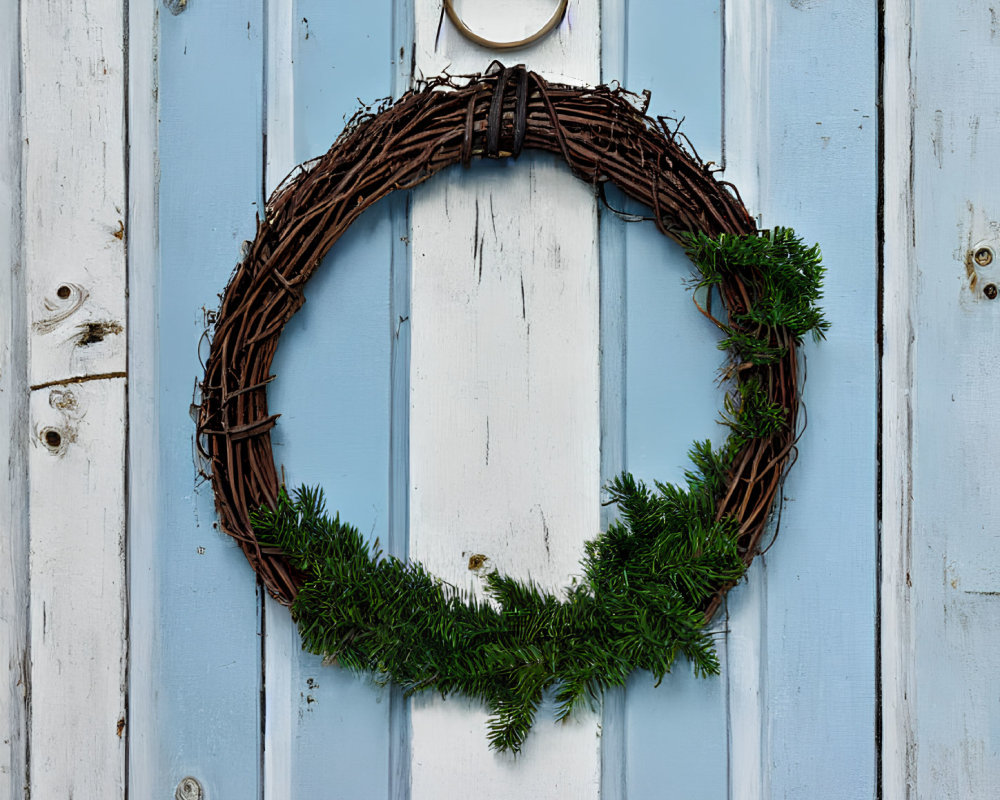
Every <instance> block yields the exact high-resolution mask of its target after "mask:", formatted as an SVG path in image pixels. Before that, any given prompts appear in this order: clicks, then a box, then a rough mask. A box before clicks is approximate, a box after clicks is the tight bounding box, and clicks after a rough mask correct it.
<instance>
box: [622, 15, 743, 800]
mask: <svg viewBox="0 0 1000 800" xmlns="http://www.w3.org/2000/svg"><path fill="white" fill-rule="evenodd" d="M626 13H627V21H626V31H627V43H626V49H625V52H626V56H625V59H624V69H625V74H624V76H623V84H624V85H625V86H626V88H628V89H629V90H631V91H636V92H638V91H642V90H643V89H649V90H651V92H652V102H651V105H650V109H649V113H650V114H651V115H652V116H657V115H663V116H669V117H674V118H675V119H676V120H678V121H679V120H680V119H681V118H683V119H684V122H683V124H682V125H681V130H682V131H683V132H685V133H686V134H687V135H688V136H689V137H690V139H691V140H692V142H693V143H694V146H695V147H696V148H697V150H698V153H699V155H700V156H701V157H702V158H705V159H712V160H716V161H718V160H720V155H719V154H720V153H721V142H722V130H721V120H722V110H721V103H722V24H721V20H720V8H719V4H718V3H705V2H703V1H702V0H688V1H687V2H680V3H670V4H667V5H664V4H659V3H655V2H653V0H639V2H630V3H628V4H627V11H626ZM607 77H609V78H610V77H613V76H610V75H609V76H607ZM636 210H637V211H638V209H636ZM644 213H646V214H648V213H649V211H648V209H647V210H644ZM608 216H609V215H605V217H606V218H607V217H608ZM618 224H623V223H618ZM624 224H625V231H624V236H625V253H626V268H625V269H626V281H625V294H626V305H627V321H626V334H625V335H626V353H627V357H626V379H625V392H626V398H627V400H626V418H625V428H626V432H625V460H626V466H627V468H628V469H629V470H630V471H631V472H633V473H634V474H635V475H636V476H637V477H639V478H641V479H643V480H646V481H647V482H649V481H652V480H663V481H670V482H683V478H684V470H685V469H687V468H688V466H689V464H690V462H689V460H688V457H687V452H688V449H689V448H690V446H691V444H692V442H693V441H694V440H696V439H699V440H700V439H711V440H713V441H715V442H721V441H722V440H723V439H724V438H725V430H724V429H723V428H721V427H720V426H719V424H718V422H717V421H718V418H719V411H720V409H721V406H722V392H721V391H720V389H719V386H718V384H717V370H718V368H719V366H721V364H722V361H723V354H722V353H720V351H719V350H718V349H717V343H718V341H719V336H718V331H717V330H716V329H715V328H714V326H712V325H711V323H709V322H708V321H707V320H706V319H705V318H704V317H703V316H702V315H701V314H699V313H698V312H697V310H696V309H695V307H694V304H693V302H692V296H691V292H690V291H689V289H688V287H687V286H686V282H687V280H688V279H689V278H690V277H691V265H690V262H689V261H688V259H687V257H686V256H685V255H684V253H683V251H682V249H681V248H680V247H679V246H678V245H676V244H675V243H674V242H671V241H670V240H668V239H666V238H665V237H664V236H663V235H662V234H661V233H659V232H658V231H657V230H656V228H655V227H654V225H653V224H652V223H651V222H647V223H641V224H629V223H624ZM724 654H725V651H724V648H720V657H722V658H723V659H724ZM725 688H726V685H725V681H724V678H723V677H715V678H709V679H707V680H705V679H700V678H696V677H695V676H694V674H693V672H692V670H691V668H690V666H689V665H688V664H686V663H679V664H678V665H677V667H676V669H675V670H674V672H673V674H671V675H669V676H667V678H666V679H665V680H664V681H663V683H662V684H661V685H660V686H659V687H656V688H654V681H653V679H652V677H651V676H650V675H649V674H648V673H641V672H640V673H636V674H634V675H633V676H632V678H631V679H630V681H629V683H628V686H627V687H626V694H625V739H626V742H627V749H626V755H625V779H626V786H627V794H626V796H628V797H655V796H672V797H691V798H695V797H706V798H709V797H711V798H716V797H724V796H725V795H726V791H727V760H728V752H727V734H726V724H727V719H726V716H727V714H726V712H727V707H726V703H727V696H726V691H725ZM667 787H669V789H668V790H667ZM665 791H666V795H664V792H665Z"/></svg>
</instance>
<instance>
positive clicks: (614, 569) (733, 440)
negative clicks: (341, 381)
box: [251, 230, 827, 752]
mask: <svg viewBox="0 0 1000 800" xmlns="http://www.w3.org/2000/svg"><path fill="white" fill-rule="evenodd" d="M688 252H689V254H690V255H691V257H692V260H693V261H694V263H695V265H696V266H698V267H699V268H700V269H701V281H699V284H698V285H708V284H710V283H712V282H714V281H715V279H716V276H717V275H719V274H720V273H722V272H724V271H726V270H731V269H734V268H738V269H741V270H746V269H748V268H752V269H753V270H754V272H755V273H756V274H759V275H760V276H761V279H760V281H759V282H758V284H757V286H758V291H759V294H758V296H757V297H756V298H755V299H754V303H753V305H752V306H751V307H750V308H748V309H747V310H746V312H744V313H743V314H741V315H740V316H741V318H742V319H743V320H744V321H745V320H752V321H753V324H754V325H755V326H756V328H757V330H758V334H757V337H758V340H759V341H760V342H762V343H764V344H763V345H761V347H760V348H758V349H754V348H753V347H751V348H749V349H748V348H746V347H744V346H743V343H742V342H741V343H737V342H732V343H730V345H729V346H730V348H731V349H732V350H734V351H736V352H737V353H738V357H739V358H750V359H751V360H752V359H753V358H754V357H755V356H757V357H759V356H760V354H761V352H762V351H763V348H764V347H765V346H766V347H770V345H769V342H770V341H771V336H770V332H771V331H773V329H774V328H777V327H784V328H785V329H787V330H789V331H790V332H791V334H792V336H793V337H794V338H795V340H796V341H798V340H799V339H801V337H802V336H803V335H805V334H806V333H810V332H811V333H813V334H815V335H818V336H822V334H823V331H824V330H826V328H827V323H826V321H825V319H824V318H823V316H822V313H821V312H820V310H819V308H818V307H817V305H816V302H817V301H818V299H819V297H820V289H819V282H820V279H821V276H822V267H821V266H820V263H819V252H818V250H817V249H816V248H811V249H806V248H804V247H803V246H802V243H801V241H800V240H798V239H796V238H795V237H794V235H793V234H792V232H791V231H789V230H783V231H777V232H772V233H768V234H765V235H763V236H758V235H749V236H739V237H737V236H725V235H724V236H721V237H718V238H716V239H710V238H708V237H705V236H692V237H690V240H689V245H688ZM744 324H745V323H744ZM723 422H724V423H725V424H726V425H727V426H728V427H729V428H730V434H729V437H728V439H727V440H726V442H725V444H724V445H723V446H722V447H721V448H720V449H718V450H715V449H713V448H712V446H711V444H710V443H709V442H707V441H706V442H696V443H695V444H694V446H693V447H692V449H691V453H690V455H691V462H692V466H691V468H690V469H689V470H688V471H687V473H686V478H687V485H686V486H684V487H681V486H676V485H673V484H663V483H656V485H655V488H653V489H651V488H649V487H647V486H646V485H645V484H644V483H642V482H641V481H636V479H635V478H634V477H633V476H632V475H631V474H629V473H627V472H626V473H623V474H622V475H620V476H618V477H617V478H615V479H614V480H613V481H611V483H610V485H609V486H608V491H609V494H610V496H611V499H612V501H613V502H615V503H617V505H618V508H619V510H620V519H619V521H615V522H612V523H611V525H610V526H609V527H608V530H607V531H606V532H604V533H602V534H600V535H599V536H597V537H596V538H595V539H593V540H592V541H590V542H588V543H587V545H586V549H585V557H584V559H583V561H582V563H581V569H582V579H581V580H579V581H577V582H576V583H574V584H573V585H572V586H570V587H567V588H566V589H565V590H564V592H563V593H562V596H561V597H556V596H555V595H553V594H551V593H548V592H544V591H542V590H540V589H539V588H538V587H537V586H534V585H533V584H531V583H526V582H523V581H519V580H516V579H514V578H511V577H508V576H505V575H501V574H499V573H497V572H492V573H490V574H488V575H487V576H486V593H487V595H488V597H489V599H490V600H492V603H491V602H484V601H482V600H478V599H476V598H474V597H469V596H467V595H466V594H464V593H462V592H460V591H458V590H456V589H454V588H453V587H450V586H448V585H447V584H445V583H443V582H442V581H440V580H438V579H436V578H435V577H434V576H433V575H431V574H429V573H428V572H427V571H426V570H425V569H424V568H423V566H421V565H420V564H419V563H405V562H402V561H400V560H399V559H397V558H394V557H392V556H386V555H385V554H384V553H382V551H381V550H380V549H379V547H378V543H377V542H376V543H375V545H373V546H369V545H368V543H367V542H366V541H365V539H364V537H362V535H361V534H360V532H359V531H358V529H357V528H355V527H353V526H351V525H349V524H346V523H343V522H341V520H340V517H339V515H334V516H332V517H331V516H330V515H329V514H328V513H327V512H326V509H325V502H324V498H323V493H322V490H320V489H318V488H308V487H302V488H300V489H298V490H297V491H295V492H294V493H293V494H292V495H289V494H288V492H287V491H286V490H285V488H284V487H282V489H281V491H280V494H279V497H278V502H277V503H276V504H275V506H274V507H273V508H269V507H267V506H262V507H261V508H260V509H259V510H258V511H257V512H256V513H255V514H253V515H252V517H251V520H252V523H253V526H254V531H255V533H256V535H257V538H258V540H259V541H260V543H261V544H263V545H266V546H270V547H275V548H277V549H279V550H280V551H281V552H282V553H283V554H284V555H285V557H286V558H287V559H288V562H289V564H290V566H291V567H292V568H293V569H294V570H296V571H297V572H299V573H301V575H302V576H303V584H302V587H301V588H300V590H299V592H298V595H297V596H296V598H295V601H294V602H293V603H292V614H293V615H294V617H295V619H296V620H297V622H298V625H299V630H300V631H301V634H302V643H303V647H304V648H305V649H307V650H309V651H310V652H313V653H316V654H319V655H323V656H325V657H327V658H328V659H332V660H335V661H336V662H337V663H338V664H340V665H341V666H344V667H347V668H349V669H352V670H354V671H357V672H373V673H374V674H375V675H377V676H379V677H380V678H381V680H384V681H390V680H391V681H393V682H395V683H397V684H398V685H400V686H401V687H403V688H404V690H405V691H406V692H407V694H413V693H416V692H422V691H437V692H440V693H441V694H442V695H448V694H451V693H456V694H462V695H466V696H468V697H472V698H476V699H478V700H480V701H482V702H483V703H485V704H486V706H487V707H488V708H489V710H490V713H491V715H492V716H491V719H490V721H489V726H488V738H489V742H490V745H491V746H492V747H493V748H495V749H498V750H511V751H513V752H517V751H519V750H520V749H521V746H522V745H523V743H524V740H525V738H526V737H527V735H528V732H529V730H530V729H531V726H532V723H533V722H534V719H535V714H536V711H537V709H538V706H539V704H540V702H541V699H542V695H543V693H544V692H545V691H546V690H548V689H550V688H554V689H555V691H556V702H557V718H558V719H564V718H565V717H567V716H568V715H569V714H570V713H571V712H572V711H573V709H575V708H577V707H578V706H579V705H581V704H587V703H589V702H591V701H593V700H594V699H596V698H598V697H599V696H600V694H601V692H603V691H604V690H605V689H607V688H608V687H611V686H622V685H623V684H624V683H625V680H626V679H627V678H628V676H629V674H631V672H632V671H634V670H637V669H643V670H648V671H649V672H651V673H652V674H653V676H654V677H656V678H657V680H660V679H662V678H663V676H664V675H665V674H666V673H668V672H669V671H670V670H671V668H672V667H673V665H674V663H675V661H676V659H677V658H678V656H682V655H683V656H684V657H685V658H686V659H688V660H689V661H690V662H691V663H692V664H693V666H694V670H695V672H696V673H697V674H700V675H712V674H715V673H717V672H718V671H719V661H718V657H717V656H716V653H715V649H714V647H713V644H712V640H711V638H710V636H709V634H708V633H706V631H705V629H704V623H705V608H706V606H707V605H708V603H709V601H710V599H711V598H712V597H713V596H714V595H715V594H716V593H718V592H719V591H720V589H723V588H724V587H727V586H731V585H732V584H734V583H736V582H737V581H739V579H740V578H741V577H742V576H743V573H744V571H745V569H746V564H745V563H744V560H743V559H742V558H741V554H740V552H739V544H738V528H739V524H738V520H736V519H735V518H734V517H732V516H730V515H723V516H721V517H720V516H719V514H718V501H719V499H720V497H721V496H722V494H723V493H724V492H725V490H726V488H727V478H728V476H729V474H730V472H731V471H732V469H733V466H734V462H735V460H736V458H737V456H738V455H739V454H740V452H741V451H743V450H744V449H745V447H746V445H747V444H748V443H750V442H751V441H752V440H754V439H767V438H770V437H772V436H774V435H775V434H776V433H778V432H780V431H781V430H782V429H783V428H784V427H786V426H787V425H788V424H789V421H788V419H787V410H786V409H782V408H781V407H779V406H778V405H777V404H776V403H774V402H772V401H771V400H769V399H768V396H767V393H766V392H765V391H764V389H763V388H762V387H761V385H760V381H759V379H758V378H757V377H756V376H755V377H751V378H750V379H748V380H744V381H742V382H740V383H739V384H738V386H737V388H736V390H735V391H734V392H733V393H731V394H728V395H727V396H726V411H725V413H724V415H723Z"/></svg>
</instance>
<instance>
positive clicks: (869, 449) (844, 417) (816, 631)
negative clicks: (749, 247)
mask: <svg viewBox="0 0 1000 800" xmlns="http://www.w3.org/2000/svg"><path fill="white" fill-rule="evenodd" d="M770 22H771V31H770V35H771V38H770V42H769V50H768V54H767V59H768V63H767V73H768V75H769V76H770V83H769V85H768V86H767V87H762V91H763V92H766V96H767V97H768V98H769V104H768V111H767V122H766V124H765V129H766V131H767V132H768V133H767V136H766V137H765V138H762V140H761V141H762V142H764V143H765V144H764V145H762V146H763V147H764V148H766V152H762V153H761V159H762V163H764V165H765V166H764V168H762V169H761V170H760V174H761V175H762V181H763V183H762V186H761V194H760V196H761V198H762V200H761V205H762V207H761V208H760V209H757V210H758V211H760V212H761V213H762V215H763V218H764V225H774V224H783V225H791V226H793V227H795V229H796V230H797V232H798V233H799V234H801V235H803V236H804V237H805V238H806V239H808V240H809V241H818V242H820V244H821V246H822V248H823V256H824V261H825V263H826V265H827V269H828V273H827V279H826V284H825V299H824V302H823V306H824V308H825V310H826V313H827V315H828V317H829V319H830V321H831V322H832V328H831V330H830V333H829V336H828V340H827V341H826V342H825V343H823V344H821V345H818V346H813V345H809V346H807V347H806V348H805V356H806V358H807V359H808V381H807V384H806V388H805V394H804V396H803V401H804V404H805V406H806V408H807V410H808V428H807V430H806V432H805V434H804V436H803V437H802V439H801V441H800V443H799V451H800V456H799V459H798V463H797V464H796V465H795V467H794V469H793V470H792V472H791V475H790V477H789V479H788V481H787V483H786V485H785V487H784V495H785V497H786V501H785V509H784V515H783V517H782V521H781V531H780V534H779V537H778V540H777V542H776V544H775V545H774V547H773V548H772V549H771V551H770V552H769V553H768V554H767V555H766V556H765V559H766V565H767V584H766V605H767V616H766V653H767V665H766V667H767V674H766V676H765V683H766V687H765V696H766V698H767V706H766V712H767V714H768V717H767V719H766V720H765V725H766V729H765V739H766V742H767V745H766V746H767V750H766V752H765V754H764V758H765V765H766V769H767V770H768V772H769V774H768V778H767V780H768V784H769V786H770V796H771V797H775V798H786V797H787V798H800V797H810V798H816V800H819V799H820V798H830V800H833V799H834V798H844V797H859V798H860V797H872V796H873V795H874V793H875V758H876V750H875V679H874V675H875V662H874V656H875V642H876V639H875V617H876V606H875V581H876V572H875V564H876V561H875V556H876V532H877V520H876V511H875V503H876V463H875V452H876V438H875V437H876V427H875V425H876V419H877V410H876V370H877V350H876V339H875V310H876V303H877V300H878V297H877V283H876V269H875V265H876V247H877V243H876V169H877V158H876V152H877V135H876V134H877V128H876V115H877V110H876V107H875V103H876V92H877V87H878V75H877V63H876V48H875V38H876V25H877V19H876V8H875V6H874V4H872V3H869V2H863V0H846V2H841V3H836V4H830V3H790V4H784V3H782V4H775V5H774V7H773V13H772V17H771V19H770ZM768 784H766V785H768Z"/></svg>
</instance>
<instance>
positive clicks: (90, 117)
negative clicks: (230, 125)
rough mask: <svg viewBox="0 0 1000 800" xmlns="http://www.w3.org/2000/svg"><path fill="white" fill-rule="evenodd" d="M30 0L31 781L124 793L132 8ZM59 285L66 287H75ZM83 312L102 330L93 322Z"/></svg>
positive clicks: (26, 80)
mask: <svg viewBox="0 0 1000 800" xmlns="http://www.w3.org/2000/svg"><path fill="white" fill-rule="evenodd" d="M21 11H22V14H23V17H22V26H23V27H22V37H23V38H22V45H23V50H22V56H23V63H24V69H23V75H22V78H23V91H24V122H23V125H24V127H23V135H24V142H25V145H24V169H23V175H24V187H23V190H24V208H25V209H26V213H25V214H24V217H23V224H24V228H23V231H24V234H23V235H24V267H25V272H26V277H27V311H28V321H29V325H30V328H29V336H28V348H29V363H28V379H29V383H30V384H31V387H32V396H31V401H30V430H28V431H26V432H24V433H25V434H26V435H29V436H30V437H31V449H30V455H29V459H28V469H29V481H30V489H29V509H30V519H31V523H30V524H31V534H30V535H31V544H30V572H31V592H30V614H29V625H30V636H29V639H30V648H31V719H30V741H29V745H30V753H31V759H32V763H31V768H30V776H31V782H30V791H31V795H32V796H33V797H39V798H41V797H53V798H55V797H69V796H74V795H75V796H76V797H98V796H102V797H116V796H118V797H120V796H122V794H123V792H124V773H125V741H126V740H125V737H124V735H123V730H122V726H123V725H124V716H125V691H124V690H125V674H126V664H125V657H126V646H125V596H126V591H125V581H124V577H125V561H124V555H125V535H124V534H125V529H124V509H125V503H124V488H125V474H124V464H125V380H124V370H125V298H126V290H125V244H124V234H125V231H124V220H125V139H124V137H125V120H124V101H125V94H124V89H125V70H124V63H123V59H124V41H125V35H124V27H123V26H124V9H123V7H122V4H121V3H120V2H114V0H88V1H87V2H84V1H83V0H68V1H67V2H63V3H59V4H56V5H49V4H39V3H23V4H21ZM27 209H30V211H27ZM60 287H68V288H69V291H68V296H67V297H60V291H59V290H60ZM62 293H63V294H67V292H66V290H65V289H64V290H63V292H62ZM88 324H96V325H99V326H100V328H101V330H99V331H93V332H91V333H90V335H87V334H88V331H87V328H86V327H85V326H87V325H88ZM104 376H114V377H104ZM79 379H84V382H74V381H78V380H79ZM47 433H49V434H52V435H51V436H49V438H48V440H47V439H46V434H47ZM55 434H58V436H59V444H58V446H55V438H54V437H55ZM46 441H48V444H46ZM120 722H121V724H122V725H121V726H120V725H119V723H120Z"/></svg>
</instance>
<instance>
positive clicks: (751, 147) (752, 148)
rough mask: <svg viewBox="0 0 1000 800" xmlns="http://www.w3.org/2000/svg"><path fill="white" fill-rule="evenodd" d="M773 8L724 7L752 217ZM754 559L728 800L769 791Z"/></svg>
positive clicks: (728, 132) (760, 591) (735, 121)
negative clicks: (770, 20)
mask: <svg viewBox="0 0 1000 800" xmlns="http://www.w3.org/2000/svg"><path fill="white" fill-rule="evenodd" d="M769 16H770V3H767V2H764V3H759V2H753V0H748V1H746V2H744V1H743V0H735V1H731V2H727V3H725V51H724V52H725V64H724V70H723V81H724V84H723V92H724V96H725V107H724V110H723V112H724V115H725V119H724V124H723V130H724V156H723V158H724V162H725V164H726V173H725V178H726V180H728V181H732V182H733V183H734V184H735V185H736V186H738V187H739V190H740V195H741V196H742V198H743V202H744V203H745V204H746V205H747V208H748V209H750V212H751V213H756V212H757V211H758V210H759V209H760V207H761V196H760V193H761V180H760V177H759V176H760V170H761V162H762V161H763V165H765V168H766V165H767V164H768V163H769V161H768V159H767V156H766V152H765V153H761V152H760V150H759V148H760V147H761V146H762V145H765V146H766V144H765V143H766V142H767V136H766V133H767V130H766V128H765V127H764V126H766V125H767V123H768V121H769V117H768V115H767V113H766V111H767V87H768V81H767V75H768V63H767V53H768V45H769V38H770V26H769V24H768V19H769ZM766 574H767V572H766V570H765V569H764V564H763V563H762V562H761V560H760V559H758V560H757V561H756V562H755V563H754V564H753V565H752V567H751V569H750V570H749V571H748V574H747V581H746V582H745V583H744V584H742V585H740V586H738V587H736V588H735V589H733V591H732V592H731V593H730V595H729V597H728V598H727V599H726V605H725V612H726V615H727V619H726V622H727V627H728V629H729V633H728V635H727V637H726V653H727V656H728V658H727V663H726V670H727V673H726V677H727V691H728V694H729V719H728V731H727V732H728V736H729V774H730V783H729V795H730V798H731V800H764V798H768V797H770V789H769V787H768V786H767V785H766V783H765V782H766V781H767V778H768V772H769V771H768V769H767V768H766V766H765V765H766V750H765V748H766V741H765V734H764V731H765V728H766V723H765V720H766V718H767V715H766V710H765V703H766V700H767V698H766V690H767V685H766V680H765V678H766V673H767V662H766V660H765V658H764V655H765V650H764V636H765V634H766V624H767V617H766V611H767V604H766V599H765V595H766V587H765V585H764V578H765V577H766Z"/></svg>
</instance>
